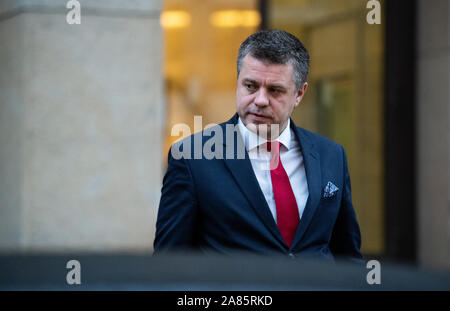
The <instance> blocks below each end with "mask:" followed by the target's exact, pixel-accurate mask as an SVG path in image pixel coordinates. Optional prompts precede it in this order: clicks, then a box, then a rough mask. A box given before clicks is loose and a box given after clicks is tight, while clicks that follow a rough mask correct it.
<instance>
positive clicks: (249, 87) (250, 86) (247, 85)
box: [245, 83, 256, 92]
mask: <svg viewBox="0 0 450 311" xmlns="http://www.w3.org/2000/svg"><path fill="white" fill-rule="evenodd" d="M245 88H246V89H247V90H248V91H250V92H254V91H256V86H255V85H254V84H253V83H245Z"/></svg>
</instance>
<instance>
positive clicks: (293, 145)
mask: <svg viewBox="0 0 450 311" xmlns="http://www.w3.org/2000/svg"><path fill="white" fill-rule="evenodd" d="M290 122H291V121H290V120H288V124H287V126H286V128H285V129H284V131H283V132H282V133H281V135H280V136H279V137H278V138H277V139H276V140H277V141H279V142H280V158H281V162H282V163H283V167H284V169H285V171H286V174H287V175H288V177H289V181H290V183H291V187H292V191H293V192H294V196H295V200H296V201H297V206H298V214H299V215H300V219H301V218H302V215H303V211H304V210H305V206H306V200H307V199H308V195H309V192H308V183H307V181H306V173H305V165H304V162H303V154H302V152H301V150H300V143H299V142H298V141H297V139H296V137H295V134H294V132H293V130H292V129H291V127H290ZM238 125H239V131H240V133H241V135H242V139H243V140H244V142H245V148H246V150H247V152H248V155H249V158H250V162H251V163H252V167H253V171H254V172H255V175H256V179H257V180H258V183H259V186H260V188H261V190H262V192H263V194H264V197H265V199H266V201H267V204H268V205H269V208H270V212H271V213H272V216H273V218H274V219H275V222H276V221H277V210H276V206H275V198H274V195H273V189H272V179H271V177H270V151H267V147H266V142H267V140H266V139H264V138H262V137H259V136H258V135H257V134H256V133H253V132H252V131H250V130H249V129H248V128H247V127H245V125H244V123H243V122H242V120H241V118H239V121H238Z"/></svg>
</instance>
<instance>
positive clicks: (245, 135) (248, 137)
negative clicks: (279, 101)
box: [238, 117, 292, 151]
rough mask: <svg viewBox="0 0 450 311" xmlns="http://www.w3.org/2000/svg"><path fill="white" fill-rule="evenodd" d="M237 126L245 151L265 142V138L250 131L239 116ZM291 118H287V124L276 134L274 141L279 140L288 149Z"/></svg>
mask: <svg viewBox="0 0 450 311" xmlns="http://www.w3.org/2000/svg"><path fill="white" fill-rule="evenodd" d="M238 126H239V131H240V133H241V136H242V139H243V140H244V143H245V148H246V149H247V151H250V150H252V149H254V148H256V147H258V146H260V145H262V144H265V143H266V142H267V139H265V138H262V137H260V136H258V135H257V134H256V133H254V132H252V131H250V130H249V129H248V128H247V127H246V126H245V125H244V123H243V122H242V120H241V118H240V117H239V120H238ZM291 137H292V135H291V120H290V119H288V124H287V126H286V128H285V129H284V130H283V132H282V133H281V134H280V136H278V138H277V139H275V140H276V141H279V142H280V143H281V144H282V145H283V146H285V147H286V148H287V149H288V150H289V148H290V147H291Z"/></svg>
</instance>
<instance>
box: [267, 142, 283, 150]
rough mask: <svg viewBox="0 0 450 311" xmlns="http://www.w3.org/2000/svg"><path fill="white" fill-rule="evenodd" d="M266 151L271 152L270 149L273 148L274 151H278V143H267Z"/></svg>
mask: <svg viewBox="0 0 450 311" xmlns="http://www.w3.org/2000/svg"><path fill="white" fill-rule="evenodd" d="M266 146H267V151H271V150H272V147H273V148H275V150H280V142H279V141H276V140H275V141H268V142H267V144H266Z"/></svg>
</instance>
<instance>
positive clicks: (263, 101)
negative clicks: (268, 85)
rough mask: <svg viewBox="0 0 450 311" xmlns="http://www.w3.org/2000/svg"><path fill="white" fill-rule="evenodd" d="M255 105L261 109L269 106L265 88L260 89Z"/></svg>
mask: <svg viewBox="0 0 450 311" xmlns="http://www.w3.org/2000/svg"><path fill="white" fill-rule="evenodd" d="M255 105H256V106H259V107H265V106H268V105H269V97H268V96H267V91H266V89H265V88H263V87H261V88H259V90H258V92H257V93H256V97H255Z"/></svg>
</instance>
